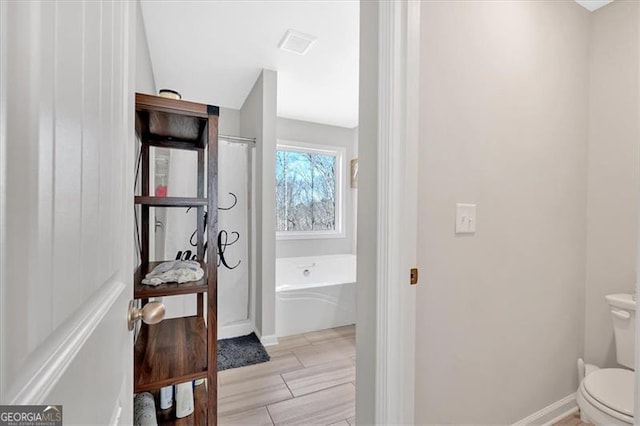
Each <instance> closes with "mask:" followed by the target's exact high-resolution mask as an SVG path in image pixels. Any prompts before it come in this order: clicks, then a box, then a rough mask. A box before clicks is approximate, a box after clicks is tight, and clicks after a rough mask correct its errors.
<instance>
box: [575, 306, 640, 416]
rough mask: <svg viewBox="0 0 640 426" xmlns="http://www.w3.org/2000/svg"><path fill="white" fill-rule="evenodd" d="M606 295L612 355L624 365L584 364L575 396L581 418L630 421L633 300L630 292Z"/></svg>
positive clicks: (631, 406)
mask: <svg viewBox="0 0 640 426" xmlns="http://www.w3.org/2000/svg"><path fill="white" fill-rule="evenodd" d="M606 299H607V302H608V303H609V307H610V311H611V317H612V319H613V330H614V336H615V342H616V358H617V360H618V364H620V365H622V366H624V367H628V369H626V368H603V369H599V368H597V367H595V366H591V365H587V367H586V374H585V375H584V379H583V380H582V382H581V383H580V388H579V389H578V391H577V393H576V399H577V402H578V406H579V407H580V417H581V420H582V421H583V422H587V423H593V424H595V425H597V426H600V425H632V424H634V423H633V394H634V391H633V388H634V377H633V375H634V373H633V368H634V365H633V363H634V361H633V360H634V344H635V316H636V301H635V300H634V297H633V295H631V294H611V295H608V296H606ZM581 362H582V361H581V360H580V363H581Z"/></svg>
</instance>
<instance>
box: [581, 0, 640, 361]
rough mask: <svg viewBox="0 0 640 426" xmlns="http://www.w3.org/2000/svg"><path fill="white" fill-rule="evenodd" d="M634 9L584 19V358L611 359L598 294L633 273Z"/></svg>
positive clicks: (639, 184) (605, 311) (625, 285)
mask: <svg viewBox="0 0 640 426" xmlns="http://www.w3.org/2000/svg"><path fill="white" fill-rule="evenodd" d="M639 13H640V4H639V3H638V2H624V1H616V2H613V3H611V4H610V5H608V6H606V7H603V8H602V9H599V10H597V11H596V12H594V13H593V15H592V18H591V62H590V71H591V78H590V102H589V105H590V108H589V118H590V120H589V121H590V125H589V164H588V167H589V184H588V208H587V281H586V311H585V314H586V317H585V320H586V323H585V325H586V327H585V359H586V360H587V362H591V363H594V364H597V365H600V366H602V367H611V366H615V365H616V362H615V361H616V360H615V347H614V340H613V329H612V327H611V318H610V315H609V307H608V305H607V303H606V301H605V299H604V296H605V295H606V294H610V293H617V292H630V291H632V290H633V289H634V285H635V279H636V251H637V250H636V239H637V235H638V232H637V228H638V226H637V222H638V219H637V218H638V191H639V190H640V166H639V164H638V141H640V129H639V126H640V119H639V113H640V110H639V99H638V91H639V90H640V88H639V87H638V76H639V73H640V69H639V67H638V56H639V55H638V52H639V51H640V31H639V25H640V23H639V21H640V15H639Z"/></svg>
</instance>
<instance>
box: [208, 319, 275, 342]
mask: <svg viewBox="0 0 640 426" xmlns="http://www.w3.org/2000/svg"><path fill="white" fill-rule="evenodd" d="M254 328H255V327H254V326H253V322H252V321H251V320H245V321H238V322H234V323H232V324H227V325H223V326H222V327H220V328H219V329H218V339H229V338H231V337H239V336H246V335H247V334H251V333H253V332H254ZM256 334H257V333H256ZM263 344H264V343H263Z"/></svg>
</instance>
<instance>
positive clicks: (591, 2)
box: [576, 0, 613, 12]
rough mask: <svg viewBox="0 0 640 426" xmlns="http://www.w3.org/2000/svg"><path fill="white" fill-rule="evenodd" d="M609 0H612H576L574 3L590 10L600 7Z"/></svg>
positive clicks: (610, 0) (609, 1)
mask: <svg viewBox="0 0 640 426" xmlns="http://www.w3.org/2000/svg"><path fill="white" fill-rule="evenodd" d="M611 2H613V0H576V3H578V4H579V5H580V6H582V7H584V8H585V9H587V10H589V11H590V12H593V11H594V10H597V9H600V8H601V7H602V6H606V5H608V4H609V3H611Z"/></svg>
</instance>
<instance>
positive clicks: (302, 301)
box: [276, 254, 356, 337]
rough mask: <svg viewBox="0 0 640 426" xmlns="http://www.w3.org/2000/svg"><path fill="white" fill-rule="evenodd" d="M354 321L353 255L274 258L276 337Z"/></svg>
mask: <svg viewBox="0 0 640 426" xmlns="http://www.w3.org/2000/svg"><path fill="white" fill-rule="evenodd" d="M355 322H356V256H355V255H352V254H340V255H329V256H314V257H287V258H280V259H276V334H277V336H278V337H283V336H290V335H292V334H300V333H307V332H310V331H316V330H324V329H326V328H332V327H339V326H342V325H349V324H354V323H355Z"/></svg>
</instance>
